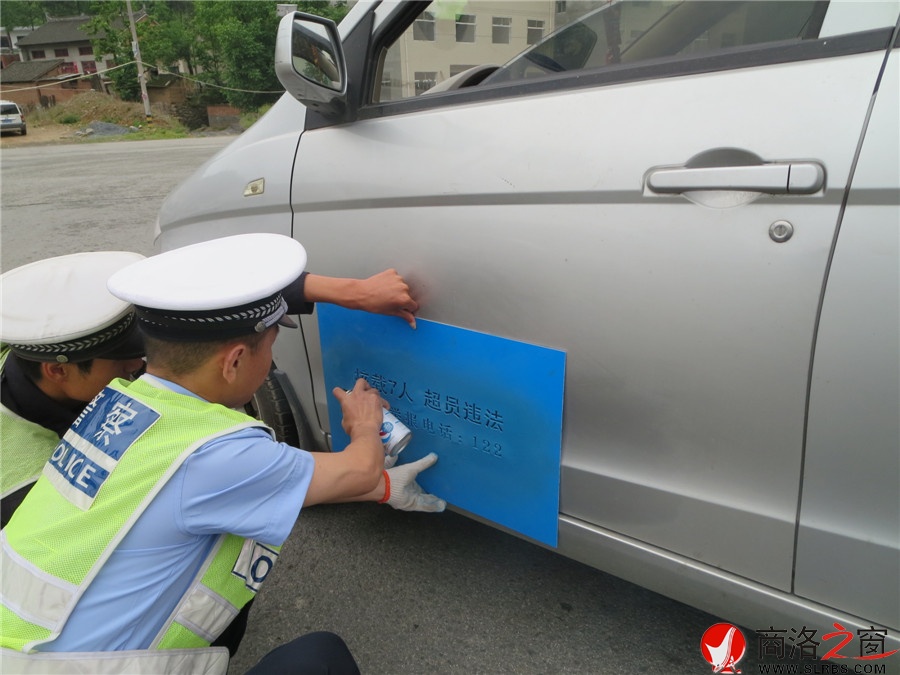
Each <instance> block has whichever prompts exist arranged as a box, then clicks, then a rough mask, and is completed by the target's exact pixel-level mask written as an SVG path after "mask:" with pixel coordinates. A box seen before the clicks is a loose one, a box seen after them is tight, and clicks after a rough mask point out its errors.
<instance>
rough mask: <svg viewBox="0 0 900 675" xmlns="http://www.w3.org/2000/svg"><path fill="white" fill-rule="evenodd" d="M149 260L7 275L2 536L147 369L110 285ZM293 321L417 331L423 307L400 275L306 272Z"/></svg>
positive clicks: (83, 259)
mask: <svg viewBox="0 0 900 675" xmlns="http://www.w3.org/2000/svg"><path fill="white" fill-rule="evenodd" d="M143 257H144V256H142V255H140V254H138V253H131V252H127V251H98V252H86V253H75V254H71V255H64V256H58V257H54V258H48V259H45V260H41V261H38V262H35V263H31V264H29V265H24V266H22V267H18V268H16V269H13V270H10V271H9V272H7V273H5V274H3V275H2V276H0V290H2V301H0V311H2V320H0V403H2V405H0V418H2V424H0V451H2V462H0V497H2V501H0V527H6V523H7V522H8V521H9V519H10V517H11V516H12V514H13V513H14V512H15V510H16V507H18V505H19V504H20V503H21V502H22V500H23V499H24V498H25V495H26V494H28V490H30V489H31V486H32V485H33V484H34V482H35V481H36V480H37V477H38V475H40V472H41V469H42V468H43V465H44V463H45V462H46V461H47V458H48V457H49V456H50V453H51V451H52V450H53V448H54V447H56V444H57V443H58V442H59V438H61V437H62V435H63V434H64V433H65V432H66V430H67V429H68V428H69V426H70V425H71V424H72V422H74V421H75V418H76V417H77V416H78V414H79V413H80V412H81V411H82V409H83V408H84V406H85V405H86V404H87V402H88V401H90V400H91V399H92V398H94V396H96V395H97V394H98V393H99V392H100V390H101V389H103V387H104V386H106V384H107V383H108V382H109V381H110V380H112V379H114V378H116V377H122V378H127V377H130V375H131V374H132V373H134V372H135V371H137V370H139V369H140V368H142V367H143V358H142V357H143V355H144V351H143V342H142V341H141V337H140V334H139V331H138V330H136V322H135V321H134V314H133V312H132V311H131V305H130V304H129V303H127V302H125V301H123V300H120V299H118V298H116V297H114V296H112V295H111V294H110V293H109V291H108V290H107V288H106V282H107V280H108V279H109V277H110V276H111V275H112V274H113V273H114V272H116V271H118V270H119V269H121V268H122V267H124V266H125V265H129V264H131V263H133V262H136V261H138V260H142V259H143ZM283 295H284V297H285V300H286V301H287V303H288V311H289V313H291V314H297V313H310V312H312V309H313V306H314V303H315V302H331V303H335V304H339V305H341V306H344V307H347V308H350V309H363V310H366V311H370V312H375V313H382V314H389V315H395V316H398V317H400V318H402V319H404V320H405V321H407V322H408V323H409V324H410V325H411V326H412V327H413V328H415V314H414V312H415V311H416V310H417V309H418V305H417V303H416V302H415V300H413V299H412V296H411V295H410V294H409V286H408V285H407V284H406V282H405V281H404V280H403V278H402V277H401V276H400V275H399V274H398V273H397V272H396V270H393V269H389V270H385V271H383V272H380V273H379V274H375V275H373V276H371V277H368V278H367V279H351V278H336V277H327V276H321V275H315V274H308V273H307V272H303V273H302V274H301V275H299V276H298V277H297V278H296V279H294V280H293V281H292V282H291V283H290V284H288V286H286V287H285V289H284V290H283Z"/></svg>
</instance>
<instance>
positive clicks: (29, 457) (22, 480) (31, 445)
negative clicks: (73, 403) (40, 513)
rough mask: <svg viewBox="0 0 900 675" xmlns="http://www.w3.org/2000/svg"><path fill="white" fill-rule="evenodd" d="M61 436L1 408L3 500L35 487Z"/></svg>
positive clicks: (0, 358)
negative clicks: (24, 488) (32, 486)
mask: <svg viewBox="0 0 900 675" xmlns="http://www.w3.org/2000/svg"><path fill="white" fill-rule="evenodd" d="M9 354H10V352H9V349H8V348H4V349H3V350H2V351H0V371H2V370H3V368H4V367H5V366H6V359H7V358H8V357H9ZM57 443H59V436H57V435H56V433H54V432H53V431H50V429H46V428H44V427H42V426H41V425H39V424H35V423H34V422H29V421H28V420H26V419H24V418H23V417H20V416H19V415H16V414H15V413H14V412H12V411H11V410H9V409H8V408H6V407H4V406H2V405H0V447H2V448H3V461H2V462H0V498H2V497H6V496H8V495H11V494H12V493H13V492H15V491H16V490H18V489H20V488H23V487H25V486H26V485H30V484H31V483H34V482H35V481H36V480H37V479H38V478H39V477H40V475H41V469H43V467H44V464H46V462H47V458H48V457H50V454H51V453H52V452H53V449H54V448H55V447H56V444H57Z"/></svg>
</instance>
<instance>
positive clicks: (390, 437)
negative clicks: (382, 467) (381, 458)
mask: <svg viewBox="0 0 900 675" xmlns="http://www.w3.org/2000/svg"><path fill="white" fill-rule="evenodd" d="M378 436H379V437H380V438H381V444H382V445H383V446H384V454H385V455H387V456H388V457H396V456H397V455H399V454H400V452H401V451H402V450H403V448H405V447H406V446H407V445H409V442H410V441H411V440H412V431H410V430H409V427H408V426H406V425H405V424H403V422H401V421H400V420H398V419H397V418H396V417H395V416H394V415H393V413H391V412H389V411H387V410H385V411H384V418H383V419H382V421H381V429H380V430H379V432H378Z"/></svg>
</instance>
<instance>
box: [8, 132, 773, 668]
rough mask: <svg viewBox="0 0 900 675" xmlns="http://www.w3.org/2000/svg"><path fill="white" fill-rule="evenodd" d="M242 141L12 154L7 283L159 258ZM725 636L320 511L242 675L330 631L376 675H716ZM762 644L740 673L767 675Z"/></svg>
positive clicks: (460, 525)
mask: <svg viewBox="0 0 900 675" xmlns="http://www.w3.org/2000/svg"><path fill="white" fill-rule="evenodd" d="M229 140H230V139H228V138H221V137H215V138H203V139H189V140H178V141H144V142H116V143H103V144H79V145H56V146H29V147H21V148H13V149H7V150H4V151H3V152H2V154H0V190H2V192H0V250H2V254H0V264H2V269H3V270H7V269H10V268H12V267H17V266H19V265H21V264H24V263H27V262H32V261H34V260H38V259H40V258H43V257H48V256H53V255H61V254H64V253H69V252H75V251H87V250H102V249H120V250H133V251H137V252H140V253H143V254H145V255H150V254H151V253H152V252H153V242H152V230H153V223H154V220H155V217H156V212H157V211H158V209H159V206H160V205H161V203H162V201H163V199H164V197H165V195H166V194H167V193H168V192H169V190H170V189H171V188H172V187H173V186H174V185H176V184H177V183H178V182H179V181H180V180H181V179H182V178H184V177H186V176H187V175H189V174H190V173H191V172H192V171H193V170H194V169H195V168H196V167H198V166H199V165H200V164H201V163H202V162H204V161H205V160H206V159H207V158H208V157H210V156H212V155H213V154H214V153H215V152H216V151H217V150H218V149H219V148H221V147H223V146H224V145H225V144H226V143H227V142H228V141H229ZM716 622H717V619H716V618H715V617H713V616H710V615H708V614H705V613H703V612H700V611H697V610H695V609H693V608H690V607H686V606H685V605H682V604H680V603H677V602H674V601H672V600H669V599H667V598H664V597H662V596H660V595H657V594H655V593H651V592H649V591H646V590H644V589H642V588H639V587H637V586H634V585H632V584H629V583H626V582H624V581H621V580H620V579H617V578H615V577H612V576H609V575H607V574H604V573H601V572H598V571H596V570H594V569H592V568H589V567H586V566H584V565H581V564H579V563H575V562H572V561H570V560H567V559H564V558H562V557H561V556H558V555H556V554H554V553H553V552H551V551H548V550H546V549H543V548H541V547H539V546H535V545H533V544H531V543H528V542H525V541H522V540H520V539H518V538H516V537H513V536H511V535H508V534H504V533H501V532H499V531H497V530H494V529H493V528H491V527H488V526H486V525H483V524H479V523H476V522H473V521H471V520H468V519H467V518H464V517H463V516H461V515H459V514H456V513H449V512H448V513H444V514H438V515H430V514H428V515H426V514H408V513H400V512H395V511H393V510H391V509H390V508H388V507H384V506H377V505H374V504H371V505H370V504H366V505H338V506H317V507H315V508H312V509H309V510H308V511H304V512H303V514H302V515H301V517H300V519H299V520H298V522H297V525H296V527H295V528H294V532H293V534H292V536H291V537H290V539H289V540H288V542H287V543H286V545H285V546H284V548H283V550H282V553H281V556H280V559H279V563H278V565H276V567H275V569H274V571H273V573H272V574H271V575H270V577H269V579H268V581H267V583H266V584H265V586H264V587H263V590H262V591H261V592H260V594H259V596H258V598H257V600H256V602H255V605H254V607H253V611H252V613H251V617H250V628H249V629H248V632H247V635H246V637H245V639H244V642H243V645H242V647H241V650H240V651H239V653H238V654H237V656H236V657H235V658H234V659H233V660H232V665H231V669H230V670H229V672H230V673H242V672H244V671H245V670H246V669H247V668H248V667H250V666H251V665H253V664H254V663H255V662H256V661H257V660H258V659H259V658H260V657H262V656H263V655H264V654H265V653H266V652H267V651H269V650H270V649H272V648H274V647H275V646H277V645H279V644H281V643H283V642H286V641H288V640H290V639H292V638H293V637H296V636H298V635H300V634H303V633H305V632H309V631H313V630H331V631H335V632H337V633H338V634H340V635H341V636H343V637H344V639H345V640H346V641H347V643H348V645H349V646H350V648H351V650H352V651H353V653H354V655H355V656H356V658H357V661H358V662H359V664H360V667H361V669H362V672H363V673H364V674H365V675H406V674H409V675H423V674H435V675H443V674H448V675H449V674H466V675H468V674H470V673H487V674H501V673H502V674H506V673H515V674H532V673H535V674H536V673H542V674H543V673H546V674H555V673H599V674H613V673H626V674H631V673H644V672H647V673H679V674H690V673H697V674H698V675H699V674H701V673H707V672H710V666H709V664H707V663H706V661H705V660H704V659H703V658H702V657H701V654H700V649H699V646H700V638H701V636H702V634H703V632H704V631H705V630H706V629H707V628H708V627H709V626H711V625H712V624H713V623H716ZM757 628H758V627H757ZM747 638H748V643H750V644H748V650H747V651H748V653H747V655H746V656H745V659H744V661H742V662H741V664H740V666H741V667H742V668H743V672H744V673H754V672H758V670H757V667H756V662H755V660H754V656H755V654H754V653H753V652H754V651H755V649H756V645H755V642H754V641H753V638H752V637H751V636H750V635H748V636H747Z"/></svg>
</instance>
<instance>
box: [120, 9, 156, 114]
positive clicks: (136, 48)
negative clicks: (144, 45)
mask: <svg viewBox="0 0 900 675" xmlns="http://www.w3.org/2000/svg"><path fill="white" fill-rule="evenodd" d="M125 7H126V8H127V9H128V23H129V25H130V26H131V51H132V52H133V53H134V59H135V61H137V70H138V82H140V85H141V99H142V100H143V101H144V115H145V116H146V118H147V123H148V124H150V123H151V122H153V115H152V114H151V113H150V97H149V96H147V76H146V75H145V74H144V64H143V63H142V62H141V45H140V44H138V37H137V29H136V28H135V27H134V13H133V12H132V11H131V0H125Z"/></svg>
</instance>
